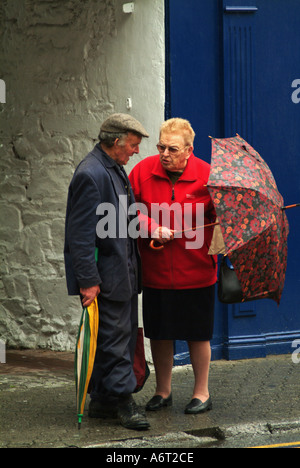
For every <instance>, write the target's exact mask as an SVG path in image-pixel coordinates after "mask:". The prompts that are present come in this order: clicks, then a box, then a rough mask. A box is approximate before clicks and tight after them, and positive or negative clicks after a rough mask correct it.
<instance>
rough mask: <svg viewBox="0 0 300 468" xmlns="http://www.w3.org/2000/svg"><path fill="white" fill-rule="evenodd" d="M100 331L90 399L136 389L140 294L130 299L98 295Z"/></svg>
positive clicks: (126, 392)
mask: <svg viewBox="0 0 300 468" xmlns="http://www.w3.org/2000/svg"><path fill="white" fill-rule="evenodd" d="M98 305H99V333H98V345H97V352H96V358H95V363H94V369H93V374H92V378H91V393H90V397H91V399H96V400H103V399H107V398H109V397H119V396H124V395H128V394H130V393H133V391H134V390H135V387H136V377H135V375H134V372H133V360H134V353H135V347H136V339H137V331H138V295H137V294H134V295H133V296H132V298H131V300H129V301H127V302H118V301H110V300H108V299H105V298H102V297H101V295H100V296H98Z"/></svg>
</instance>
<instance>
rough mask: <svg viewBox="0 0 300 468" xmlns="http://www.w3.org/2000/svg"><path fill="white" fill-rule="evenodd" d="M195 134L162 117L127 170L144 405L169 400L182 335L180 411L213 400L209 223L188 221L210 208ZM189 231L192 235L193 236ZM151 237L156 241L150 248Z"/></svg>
mask: <svg viewBox="0 0 300 468" xmlns="http://www.w3.org/2000/svg"><path fill="white" fill-rule="evenodd" d="M194 137H195V133H194V131H193V129H192V127H191V125H190V123H189V122H188V121H187V120H184V119H178V118H175V119H170V120H168V121H166V122H164V123H163V125H162V126H161V129H160V136H159V143H158V145H157V149H158V151H159V154H158V155H156V156H150V157H148V158H146V159H144V160H143V161H141V162H140V163H138V164H137V165H136V166H135V167H134V169H133V170H132V172H131V174H130V177H129V178H130V182H131V184H132V188H133V191H134V194H135V197H136V201H137V202H138V203H139V205H138V206H139V209H141V212H140V224H141V239H140V253H141V258H142V269H143V315H144V330H145V336H146V337H148V338H150V342H151V351H152V356H153V362H154V367H155V374H156V393H155V395H154V396H153V398H152V399H151V400H150V401H149V402H148V404H147V406H146V409H147V410H148V411H156V410H158V409H160V408H162V407H164V406H170V405H172V391H171V386H172V367H173V341H174V340H184V341H187V342H188V346H189V351H190V358H191V363H192V367H193V371H194V377H195V383H194V389H193V394H192V398H191V401H190V402H189V404H187V406H186V408H185V413H186V414H197V413H202V412H204V411H207V410H210V409H211V408H212V402H211V398H210V395H209V389H208V378H209V367H210V360H211V348H210V340H211V338H212V334H213V325H214V297H215V292H214V290H215V283H216V281H217V264H216V258H215V257H214V256H211V255H208V250H209V246H210V242H211V238H212V232H213V230H212V228H211V227H207V228H204V229H203V228H202V238H201V236H200V231H201V229H200V231H196V230H194V231H193V230H192V229H191V228H194V229H195V227H198V225H197V221H199V220H201V222H200V224H201V225H202V226H203V225H204V224H205V225H207V224H211V223H212V221H213V220H214V218H215V213H214V209H213V205H212V202H211V199H210V196H209V193H208V190H207V188H206V184H207V181H208V177H209V171H210V166H209V164H207V163H206V162H204V161H202V160H201V159H198V158H197V157H195V156H194V154H193V142H194ZM142 206H144V210H143V209H142V208H141V207H142ZM166 214H168V215H169V218H168V216H166ZM166 224H167V225H166ZM180 225H181V227H180ZM178 227H179V229H178ZM183 231H186V233H185V232H183ZM191 234H192V235H194V236H195V237H197V242H194V243H193V242H192V240H191ZM151 238H152V239H155V240H156V244H157V245H161V246H162V249H160V250H154V249H152V248H151V247H150V245H149V244H150V240H151Z"/></svg>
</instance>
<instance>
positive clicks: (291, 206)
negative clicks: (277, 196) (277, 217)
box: [281, 203, 300, 210]
mask: <svg viewBox="0 0 300 468" xmlns="http://www.w3.org/2000/svg"><path fill="white" fill-rule="evenodd" d="M296 206H300V203H295V205H289V206H283V207H282V208H281V209H282V210H288V209H289V208H295V207H296Z"/></svg>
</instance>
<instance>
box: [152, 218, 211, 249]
mask: <svg viewBox="0 0 300 468" xmlns="http://www.w3.org/2000/svg"><path fill="white" fill-rule="evenodd" d="M219 224H220V223H218V222H217V223H211V224H204V226H196V227H195V228H189V229H184V230H183V231H176V232H175V233H174V234H179V233H181V234H183V233H184V232H190V231H196V230H197V229H203V228H205V227H212V226H218V225H219ZM150 248H151V249H152V250H157V251H159V250H163V249H164V246H163V245H161V244H159V245H155V239H152V240H151V242H150Z"/></svg>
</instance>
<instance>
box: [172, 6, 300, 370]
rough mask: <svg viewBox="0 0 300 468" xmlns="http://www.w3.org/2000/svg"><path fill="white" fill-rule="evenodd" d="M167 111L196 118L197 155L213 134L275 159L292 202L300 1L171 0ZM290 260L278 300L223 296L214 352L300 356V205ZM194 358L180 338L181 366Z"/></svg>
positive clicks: (299, 181) (299, 176) (296, 173)
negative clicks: (299, 346)
mask: <svg viewBox="0 0 300 468" xmlns="http://www.w3.org/2000/svg"><path fill="white" fill-rule="evenodd" d="M165 7H166V77H167V80H166V81H167V86H166V118H170V117H183V118H187V119H188V120H190V122H191V124H192V126H193V128H194V130H195V132H196V139H195V154H196V156H198V157H201V158H202V159H204V160H206V161H207V162H210V152H211V143H210V139H209V138H208V135H212V136H215V137H219V138H222V137H230V136H234V135H235V134H236V133H239V134H240V135H241V136H242V137H243V138H245V139H246V140H247V141H248V142H249V143H250V144H251V145H253V146H254V147H255V149H256V150H257V151H258V152H259V153H260V154H261V156H262V157H263V158H264V159H265V160H266V161H267V163H268V164H269V166H270V168H271V170H272V172H273V174H274V176H275V179H276V181H277V185H278V188H279V190H280V192H281V194H282V195H283V197H284V200H285V204H286V205H289V204H292V203H299V202H300V158H299V148H300V61H299V50H300V28H299V18H300V2H299V0H248V1H247V0H201V1H199V0H185V1H184V2H183V1H182V0H166V4H165ZM287 215H288V219H289V224H290V235H289V239H288V250H289V253H288V267H287V273H286V283H285V288H284V293H283V297H282V301H281V304H280V306H279V307H277V305H276V304H275V302H273V301H271V300H268V299H266V300H261V301H255V302H251V303H246V304H239V305H229V306H226V305H223V304H221V303H219V302H218V301H217V304H216V315H215V331H214V339H213V341H212V358H213V359H222V358H225V359H244V358H253V357H264V356H266V355H268V354H283V353H292V352H293V350H294V348H293V344H295V340H296V339H299V338H300V310H299V309H300V308H299V299H300V268H299V265H300V248H299V243H298V239H299V233H300V208H295V209H294V210H289V211H288V212H287ZM188 362H189V355H188V351H187V346H186V343H184V342H176V349H175V363H176V364H184V363H188Z"/></svg>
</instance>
